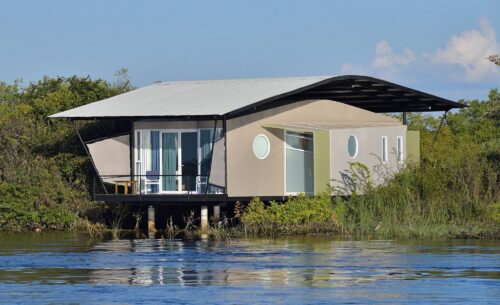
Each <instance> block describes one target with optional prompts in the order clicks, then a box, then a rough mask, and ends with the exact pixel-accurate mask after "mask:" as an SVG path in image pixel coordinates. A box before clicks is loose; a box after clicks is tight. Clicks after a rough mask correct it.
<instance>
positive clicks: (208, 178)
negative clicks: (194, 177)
mask: <svg viewBox="0 0 500 305" xmlns="http://www.w3.org/2000/svg"><path fill="white" fill-rule="evenodd" d="M217 120H218V118H217V117H216V118H215V121H214V130H213V133H212V148H211V149H210V162H209V163H208V176H207V187H206V188H205V200H207V195H208V188H209V187H210V174H211V171H212V158H213V156H214V145H215V134H216V133H217Z"/></svg>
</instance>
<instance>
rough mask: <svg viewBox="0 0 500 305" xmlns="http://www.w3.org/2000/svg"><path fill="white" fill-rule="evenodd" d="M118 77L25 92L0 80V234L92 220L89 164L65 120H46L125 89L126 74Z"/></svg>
mask: <svg viewBox="0 0 500 305" xmlns="http://www.w3.org/2000/svg"><path fill="white" fill-rule="evenodd" d="M117 76H118V79H117V81H116V83H114V84H110V83H108V82H106V81H103V80H93V79H91V78H90V77H77V76H73V77H69V78H63V77H58V78H48V77H44V78H43V79H42V80H40V81H38V82H37V83H31V84H29V85H27V86H26V87H25V88H22V87H21V82H15V83H14V84H11V85H9V84H6V83H3V82H0V230H14V231H20V230H35V229H58V230H62V229H65V230H67V229H72V228H76V227H78V226H79V225H80V224H81V223H82V221H81V220H82V219H85V218H87V217H91V216H92V217H93V215H92V212H93V210H94V209H95V205H94V203H92V202H91V200H90V194H91V192H90V188H91V178H90V177H92V175H91V173H92V168H91V165H90V163H89V161H88V159H87V157H86V156H85V155H84V151H83V149H82V146H81V144H80V142H79V139H78V137H77V135H76V133H75V132H74V130H73V127H72V126H71V124H70V122H68V121H64V120H48V119H47V116H48V115H50V114H53V113H55V112H59V111H63V110H66V109H70V108H73V107H77V106H80V105H84V104H87V103H90V102H93V101H96V100H100V99H104V98H107V97H110V96H113V95H116V94H120V93H122V92H125V91H127V90H130V83H129V81H128V79H127V76H126V70H121V71H120V72H118V73H117ZM79 126H80V127H85V126H86V127H87V128H86V129H85V128H84V133H91V132H99V130H100V129H107V130H109V129H112V128H118V127H117V126H110V125H109V124H98V125H90V124H85V123H81V122H80V123H79ZM94 218H95V217H94Z"/></svg>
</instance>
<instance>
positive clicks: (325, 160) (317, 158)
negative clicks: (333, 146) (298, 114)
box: [314, 130, 330, 194]
mask: <svg viewBox="0 0 500 305" xmlns="http://www.w3.org/2000/svg"><path fill="white" fill-rule="evenodd" d="M329 184H330V131H329V130H318V131H315V132H314V194H318V193H320V192H322V191H324V190H326V189H327V188H328V186H329Z"/></svg>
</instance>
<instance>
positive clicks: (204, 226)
mask: <svg viewBox="0 0 500 305" xmlns="http://www.w3.org/2000/svg"><path fill="white" fill-rule="evenodd" d="M200 227H201V233H207V232H208V208H207V206H206V205H204V206H202V207H201V226H200Z"/></svg>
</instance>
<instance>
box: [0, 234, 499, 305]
mask: <svg viewBox="0 0 500 305" xmlns="http://www.w3.org/2000/svg"><path fill="white" fill-rule="evenodd" d="M0 234H1V235H0V303H8V304H26V303H29V304H33V303H42V304H45V303H52V304H146V303H174V304H332V303H350V304H357V303H393V304H402V303H404V304H412V303H419V304H421V303H439V304H445V303H458V304H500V255H499V254H500V242H499V241H477V240H469V241H465V240H454V241H353V240H342V239H333V238H330V239H325V238H282V239H244V240H233V241H232V242H231V243H230V244H228V243H225V242H209V241H181V240H174V241H165V242H164V243H163V242H162V241H161V240H145V239H123V240H105V241H102V242H97V243H94V242H92V241H90V240H89V239H88V238H87V237H86V236H85V235H83V234H76V233H43V234H6V233H0Z"/></svg>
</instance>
